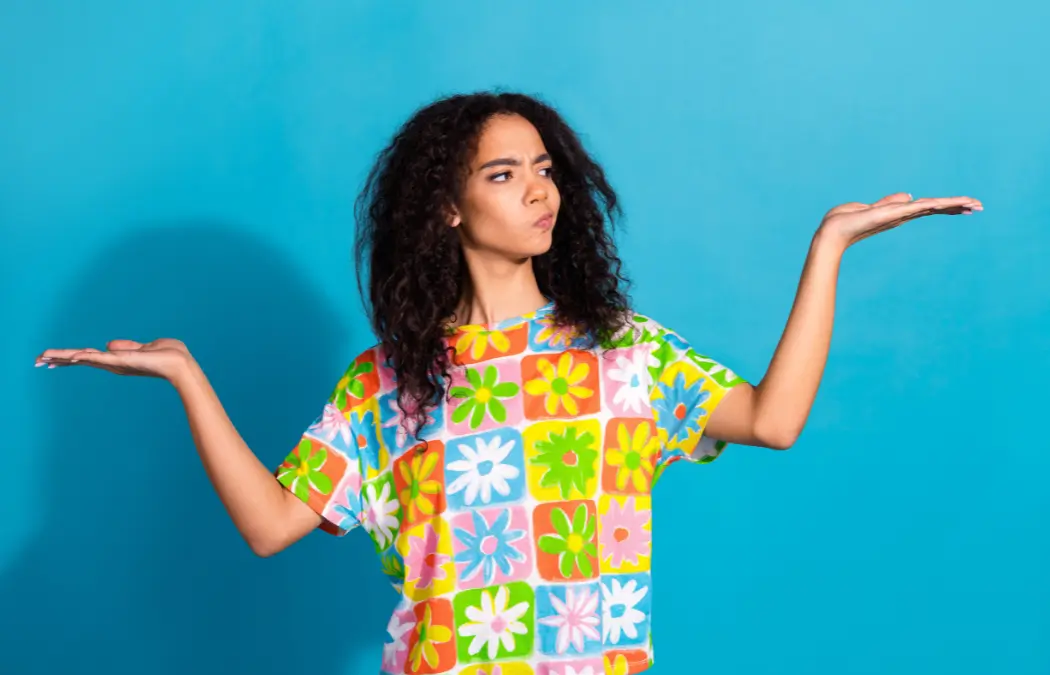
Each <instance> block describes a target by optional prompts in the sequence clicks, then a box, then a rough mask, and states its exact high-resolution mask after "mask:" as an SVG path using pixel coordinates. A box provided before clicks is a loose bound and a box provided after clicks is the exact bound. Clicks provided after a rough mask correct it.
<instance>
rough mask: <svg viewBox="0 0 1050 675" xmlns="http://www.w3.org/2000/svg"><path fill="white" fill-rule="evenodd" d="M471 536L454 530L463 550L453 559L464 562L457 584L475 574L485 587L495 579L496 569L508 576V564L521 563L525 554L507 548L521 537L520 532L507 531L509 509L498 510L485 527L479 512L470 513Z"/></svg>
mask: <svg viewBox="0 0 1050 675" xmlns="http://www.w3.org/2000/svg"><path fill="white" fill-rule="evenodd" d="M473 516H474V534H471V533H470V532H468V531H466V530H464V529H462V528H457V529H456V536H457V537H458V538H459V540H460V541H461V542H463V545H464V546H466V547H467V548H466V550H464V551H462V552H461V553H459V554H457V555H456V558H457V560H459V561H460V562H466V563H467V566H466V567H464V568H463V570H462V572H461V573H460V575H459V577H460V580H461V581H469V580H470V579H471V578H472V577H473V576H474V575H475V574H477V573H478V572H479V571H480V572H481V573H482V577H483V579H484V581H485V583H486V584H491V583H492V582H493V581H495V578H496V568H497V567H498V568H499V570H500V572H502V573H503V574H504V575H509V574H510V573H511V564H510V563H511V561H514V562H523V561H524V560H525V555H524V554H523V553H522V552H521V551H519V550H518V549H516V548H514V547H513V546H511V545H510V544H511V542H515V541H517V540H519V539H521V538H523V537H524V536H525V531H524V530H508V529H507V525H508V524H509V523H510V510H509V509H504V510H502V511H500V514H499V516H497V517H496V520H495V521H494V522H493V523H492V527H489V526H488V524H486V523H485V519H484V518H483V517H482V516H481V514H480V513H478V512H477V511H474V513H473Z"/></svg>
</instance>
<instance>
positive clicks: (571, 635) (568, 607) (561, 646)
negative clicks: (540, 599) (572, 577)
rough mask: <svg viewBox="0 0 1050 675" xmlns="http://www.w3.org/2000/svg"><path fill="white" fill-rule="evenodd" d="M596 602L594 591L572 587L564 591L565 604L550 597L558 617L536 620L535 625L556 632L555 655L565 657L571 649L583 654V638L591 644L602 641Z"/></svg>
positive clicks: (555, 615)
mask: <svg viewBox="0 0 1050 675" xmlns="http://www.w3.org/2000/svg"><path fill="white" fill-rule="evenodd" d="M577 590H579V595H577ZM598 598H599V596H598V593H597V591H592V590H589V589H586V588H581V589H574V588H573V587H572V586H569V587H568V588H566V590H565V602H562V601H561V600H560V599H559V598H558V596H556V595H554V594H553V593H552V594H551V595H550V601H551V605H553V606H554V611H555V612H557V614H554V615H552V616H546V617H544V618H542V619H539V620H538V621H537V623H541V624H543V625H545V626H553V627H555V628H557V629H558V639H557V643H556V644H555V647H554V648H555V651H557V652H558V653H559V654H564V653H565V652H567V651H568V650H569V646H570V645H571V646H573V647H575V649H576V651H577V652H582V651H583V639H584V638H585V637H586V638H590V639H592V640H601V639H602V638H601V635H599V634H598V629H597V628H596V626H597V625H598V624H599V619H598Z"/></svg>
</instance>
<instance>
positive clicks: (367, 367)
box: [334, 361, 375, 410]
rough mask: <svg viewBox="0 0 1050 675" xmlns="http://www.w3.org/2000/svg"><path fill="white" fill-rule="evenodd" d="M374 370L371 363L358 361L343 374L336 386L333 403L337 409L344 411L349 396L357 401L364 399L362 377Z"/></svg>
mask: <svg viewBox="0 0 1050 675" xmlns="http://www.w3.org/2000/svg"><path fill="white" fill-rule="evenodd" d="M374 369H375V364H374V363H372V362H371V361H360V362H357V363H354V364H353V365H352V366H350V368H349V369H348V370H347V371H346V373H344V374H343V377H342V378H341V379H340V380H339V384H338V385H336V394H335V401H334V403H335V404H336V405H337V406H338V407H339V408H341V409H343V410H345V409H346V408H347V407H349V405H350V401H349V397H350V396H353V397H354V398H357V399H362V398H364V397H365V382H364V376H365V375H367V374H368V373H371V372H372V371H373V370H374Z"/></svg>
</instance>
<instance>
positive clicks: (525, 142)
mask: <svg viewBox="0 0 1050 675" xmlns="http://www.w3.org/2000/svg"><path fill="white" fill-rule="evenodd" d="M552 171H553V167H552V165H551V158H550V155H548V153H547V148H546V147H545V146H544V144H543V139H542V138H541V137H540V134H539V132H538V131H537V130H536V127H534V126H533V125H532V123H530V122H529V121H528V120H526V119H525V118H524V117H521V116H519V115H497V116H495V117H493V118H491V119H490V120H489V121H488V122H487V123H486V124H485V126H484V127H483V128H482V131H481V135H480V136H479V137H478V145H477V152H476V153H475V156H474V157H473V158H472V159H471V162H470V169H469V175H468V176H467V179H466V181H465V184H464V187H463V190H462V194H461V195H460V198H459V203H458V204H456V205H455V209H454V214H453V217H452V219H451V221H450V224H451V225H452V226H454V227H456V228H457V229H459V231H460V235H461V241H462V242H463V245H464V246H465V247H467V248H470V249H473V250H476V251H486V252H491V253H496V254H500V255H503V256H506V257H508V258H513V259H521V258H528V257H531V256H535V255H540V254H542V253H545V252H546V251H547V250H548V249H549V248H550V246H551V237H552V233H553V230H554V225H555V221H556V220H557V218H558V208H559V207H560V206H561V195H560V194H559V193H558V188H557V186H556V185H555V184H554V180H553V178H552Z"/></svg>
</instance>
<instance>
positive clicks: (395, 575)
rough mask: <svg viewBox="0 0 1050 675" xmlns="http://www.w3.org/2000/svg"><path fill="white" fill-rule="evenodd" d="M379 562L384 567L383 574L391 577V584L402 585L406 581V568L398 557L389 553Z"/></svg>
mask: <svg viewBox="0 0 1050 675" xmlns="http://www.w3.org/2000/svg"><path fill="white" fill-rule="evenodd" d="M379 562H380V564H381V565H382V567H383V574H385V575H387V576H388V577H390V581H391V583H401V582H403V581H404V580H405V566H404V564H402V562H401V559H400V558H398V557H397V556H396V555H394V554H393V553H387V554H386V555H384V556H383V557H382V558H381V559H380V561H379Z"/></svg>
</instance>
